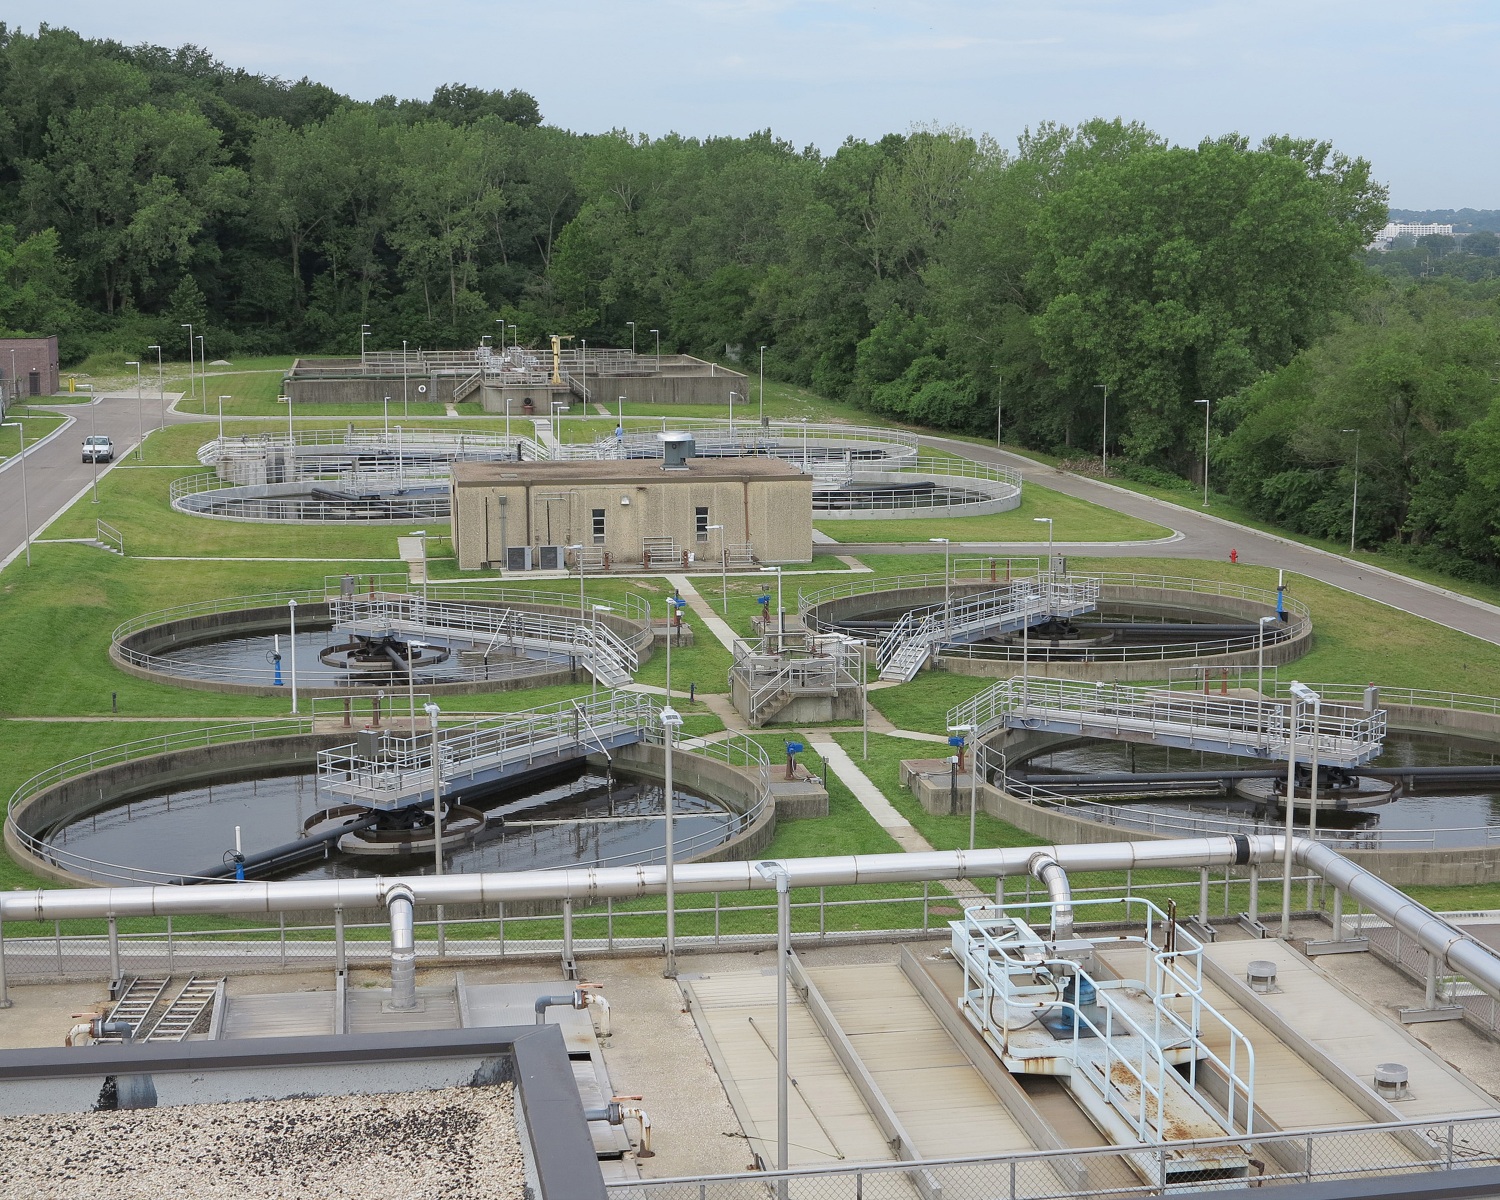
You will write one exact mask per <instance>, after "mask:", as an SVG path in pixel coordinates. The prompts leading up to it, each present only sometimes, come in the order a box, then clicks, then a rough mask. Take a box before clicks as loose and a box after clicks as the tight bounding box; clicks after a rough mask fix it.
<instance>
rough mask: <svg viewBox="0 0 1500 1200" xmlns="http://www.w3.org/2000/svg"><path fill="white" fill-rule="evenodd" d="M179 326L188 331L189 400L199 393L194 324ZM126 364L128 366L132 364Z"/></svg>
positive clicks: (184, 323) (185, 322)
mask: <svg viewBox="0 0 1500 1200" xmlns="http://www.w3.org/2000/svg"><path fill="white" fill-rule="evenodd" d="M179 328H182V329H186V330H187V331H188V400H189V401H191V400H192V399H193V397H194V396H195V395H197V391H196V389H195V388H194V386H193V325H192V322H191V321H183V322H182V323H181V325H180V326H179ZM125 365H126V366H127V367H128V366H129V365H130V364H129V363H126V364H125Z"/></svg>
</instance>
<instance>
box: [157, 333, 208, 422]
mask: <svg viewBox="0 0 1500 1200" xmlns="http://www.w3.org/2000/svg"><path fill="white" fill-rule="evenodd" d="M198 393H199V395H201V396H202V397H203V399H202V404H203V408H202V409H201V410H200V411H201V412H202V413H203V415H204V416H205V417H206V416H208V355H206V354H205V353H204V352H203V335H202V334H201V333H200V334H199V335H198ZM166 427H167V425H166V414H165V413H163V414H162V428H163V429H165V428H166Z"/></svg>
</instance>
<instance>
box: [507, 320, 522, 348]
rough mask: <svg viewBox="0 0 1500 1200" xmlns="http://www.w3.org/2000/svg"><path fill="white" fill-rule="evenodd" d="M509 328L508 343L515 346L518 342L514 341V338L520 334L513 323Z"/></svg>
mask: <svg viewBox="0 0 1500 1200" xmlns="http://www.w3.org/2000/svg"><path fill="white" fill-rule="evenodd" d="M509 328H510V344H511V346H512V347H515V346H517V345H519V343H518V342H517V341H516V338H517V337H519V336H520V330H518V329H517V328H516V327H515V324H514V323H512V324H511V325H510V326H509Z"/></svg>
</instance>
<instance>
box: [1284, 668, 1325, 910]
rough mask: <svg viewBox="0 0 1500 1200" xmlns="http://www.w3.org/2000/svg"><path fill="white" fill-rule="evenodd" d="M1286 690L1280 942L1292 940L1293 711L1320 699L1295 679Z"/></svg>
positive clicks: (1295, 744) (1295, 728) (1294, 737)
mask: <svg viewBox="0 0 1500 1200" xmlns="http://www.w3.org/2000/svg"><path fill="white" fill-rule="evenodd" d="M1290 690H1291V693H1292V699H1291V702H1290V704H1289V705H1288V712H1287V717H1288V720H1287V740H1286V845H1285V847H1284V849H1283V853H1282V864H1281V876H1282V879H1281V936H1282V937H1283V938H1284V939H1290V938H1291V936H1292V814H1293V812H1294V811H1295V809H1296V807H1297V806H1296V803H1295V801H1296V798H1297V709H1298V706H1299V705H1300V704H1311V703H1313V702H1315V701H1321V699H1322V697H1321V696H1319V695H1318V693H1317V692H1315V691H1313V690H1312V688H1310V687H1308V686H1307V685H1306V684H1303V683H1298V682H1297V681H1296V680H1295V679H1294V680H1292V684H1291V689H1290ZM1312 736H1313V738H1314V739H1315V740H1316V738H1317V736H1318V730H1317V727H1316V726H1314V727H1313V731H1312Z"/></svg>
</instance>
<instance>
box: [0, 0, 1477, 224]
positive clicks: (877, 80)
mask: <svg viewBox="0 0 1500 1200" xmlns="http://www.w3.org/2000/svg"><path fill="white" fill-rule="evenodd" d="M6 10H7V11H6V12H5V13H4V19H5V20H6V21H7V22H8V23H9V24H10V25H11V27H12V28H14V27H16V26H19V27H21V28H22V29H25V30H28V31H34V30H35V28H36V26H37V24H38V23H39V22H41V21H46V22H47V23H48V24H50V25H53V26H68V27H70V28H72V29H75V30H77V31H78V32H79V33H81V34H83V35H85V36H87V37H109V38H114V39H117V40H119V41H123V42H126V43H129V44H134V43H137V42H152V43H156V44H160V45H169V46H176V45H180V44H182V43H183V42H191V43H194V44H196V45H200V46H204V47H206V48H208V49H209V50H210V51H211V52H212V53H213V54H214V55H215V56H216V57H217V58H219V59H221V60H222V61H224V62H226V63H228V64H230V65H232V66H238V67H243V68H246V69H248V70H252V71H256V72H260V73H264V74H269V75H277V76H280V77H282V78H286V79H296V78H300V77H302V76H304V75H306V76H308V77H310V78H312V79H314V80H317V81H319V82H321V83H325V84H328V85H330V86H331V87H333V88H336V89H337V90H339V91H341V92H344V93H346V94H348V95H351V96H354V97H355V98H357V99H373V98H375V97H376V96H380V95H385V94H395V95H398V96H403V97H407V96H410V97H422V98H426V97H428V96H430V95H431V94H432V91H433V89H434V88H435V87H437V86H438V85H440V84H443V83H451V82H462V83H467V84H471V85H474V86H478V87H484V88H505V89H509V88H520V89H522V90H523V91H526V92H530V93H531V94H532V95H534V96H535V97H536V98H537V101H538V103H539V104H540V106H541V110H542V115H543V119H544V120H545V121H546V122H547V123H549V124H552V125H559V126H562V127H565V128H568V129H572V130H575V131H578V132H603V131H606V130H609V129H615V128H621V129H626V130H628V131H630V132H632V133H645V134H649V135H651V136H653V137H654V136H659V135H661V134H665V133H670V132H677V133H681V134H685V135H690V136H696V137H707V136H713V135H739V134H746V133H750V132H752V131H755V130H759V129H766V128H769V129H771V130H772V131H774V132H775V133H776V134H777V135H778V136H779V137H783V138H785V139H787V140H788V141H790V142H792V143H794V144H795V145H797V146H799V147H801V146H805V145H808V144H812V145H816V146H818V147H820V148H821V149H823V150H825V151H832V150H834V149H836V148H837V147H838V145H839V143H841V142H842V141H843V140H844V139H845V138H846V137H849V136H851V135H852V136H854V137H858V138H867V139H873V138H878V137H880V136H881V135H883V134H886V133H890V132H904V131H906V130H908V129H910V128H911V127H912V126H914V125H933V124H937V125H942V126H958V127H961V128H963V129H966V130H969V131H971V132H973V133H976V134H979V133H987V134H990V135H991V136H992V137H994V138H995V139H996V140H997V141H998V142H1000V144H1001V145H1003V146H1007V147H1009V146H1013V145H1014V144H1015V139H1016V137H1017V135H1018V134H1020V133H1021V132H1022V130H1024V129H1025V128H1027V127H1034V126H1035V125H1036V124H1038V123H1039V122H1042V121H1049V120H1050V121H1056V122H1060V123H1063V124H1072V123H1075V122H1077V121H1080V120H1085V119H1087V118H1089V117H1094V116H1102V117H1116V116H1118V117H1123V118H1125V119H1126V120H1138V121H1141V122H1143V123H1145V124H1146V125H1148V126H1149V127H1151V128H1152V129H1154V130H1156V131H1157V132H1158V133H1160V134H1162V135H1163V136H1165V137H1167V138H1169V139H1170V140H1172V141H1173V142H1176V143H1179V144H1184V145H1191V144H1194V143H1196V142H1197V141H1199V140H1200V139H1201V138H1204V137H1216V136H1219V135H1222V134H1225V133H1239V134H1242V135H1244V136H1246V137H1248V138H1250V139H1251V140H1252V141H1258V140H1259V139H1260V138H1261V137H1264V136H1266V135H1268V134H1276V133H1289V134H1292V135H1295V136H1298V137H1315V138H1319V139H1324V140H1328V141H1331V142H1332V143H1333V144H1334V146H1335V147H1336V148H1337V149H1339V150H1341V151H1342V152H1344V153H1346V154H1349V155H1351V156H1352V155H1359V156H1362V157H1364V158H1366V159H1368V160H1369V161H1370V163H1371V164H1372V166H1373V168H1374V174H1375V177H1376V178H1377V179H1378V180H1380V181H1382V182H1384V183H1385V184H1387V185H1388V186H1389V188H1390V200H1391V204H1392V206H1393V207H1397V208H1465V207H1468V208H1500V155H1496V154H1494V153H1493V152H1492V145H1493V139H1492V136H1491V135H1488V134H1486V133H1484V132H1483V131H1484V130H1485V129H1487V128H1490V126H1491V122H1492V121H1493V116H1494V113H1495V112H1496V110H1497V104H1496V101H1497V99H1500V96H1497V93H1500V70H1497V69H1496V64H1497V63H1500V54H1497V51H1500V5H1497V4H1495V2H1494V0H1482V2H1475V0H1449V2H1446V3H1444V4H1441V5H1436V4H1433V5H1422V4H1415V5H1413V4H1410V3H1407V4H1401V5H1397V4H1395V3H1391V2H1390V0H1299V2H1295V3H1294V2H1292V0H1234V2H1223V0H1221V2H1217V3H1215V2H1212V0H1029V2H1024V3H1021V2H1016V0H934V2H930V3H929V2H924V0H906V2H904V3H891V2H890V0H653V2H652V3H649V4H637V5H628V4H623V3H616V2H612V0H571V2H570V3H568V4H566V5H549V4H545V3H536V2H535V0H533V2H531V3H525V4H521V3H515V2H513V0H490V2H488V3H479V2H469V0H435V2H432V3H426V4H396V3H393V2H392V0H360V2H359V3H353V2H351V0H302V2H301V3H291V2H289V0H258V2H257V3H254V4H214V3H203V2H202V0H195V2H194V3H186V2H181V3H177V2H169V3H139V2H133V0H130V2H127V3H123V4H122V3H118V0H116V2H115V3H103V2H101V0H45V2H38V0H8V3H7V4H6Z"/></svg>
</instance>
